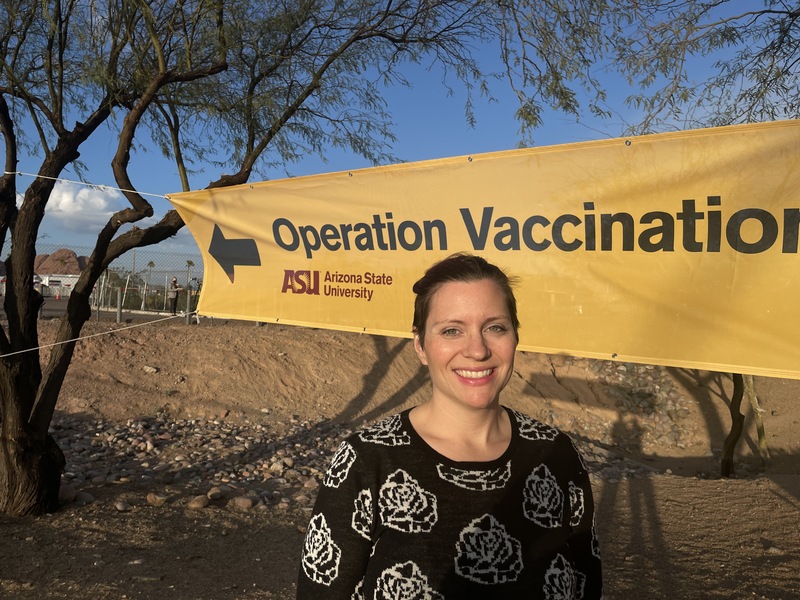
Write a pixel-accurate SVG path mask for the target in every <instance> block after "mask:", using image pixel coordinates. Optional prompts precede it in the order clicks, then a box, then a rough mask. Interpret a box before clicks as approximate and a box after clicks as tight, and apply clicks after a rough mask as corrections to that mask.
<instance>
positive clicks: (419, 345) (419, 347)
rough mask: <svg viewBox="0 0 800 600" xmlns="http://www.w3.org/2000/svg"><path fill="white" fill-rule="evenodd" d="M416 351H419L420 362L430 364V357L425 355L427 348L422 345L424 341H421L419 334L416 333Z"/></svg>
mask: <svg viewBox="0 0 800 600" xmlns="http://www.w3.org/2000/svg"><path fill="white" fill-rule="evenodd" d="M414 351H415V352H416V353H417V356H418V357H419V362H421V363H422V364H423V365H425V366H427V365H428V357H427V356H425V349H424V348H423V347H422V343H420V341H419V334H418V333H414Z"/></svg>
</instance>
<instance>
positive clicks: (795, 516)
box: [0, 319, 800, 600]
mask: <svg viewBox="0 0 800 600" xmlns="http://www.w3.org/2000/svg"><path fill="white" fill-rule="evenodd" d="M55 326H56V322H55V321H48V320H44V321H42V322H41V337H42V341H43V342H46V341H48V340H49V339H52V336H53V334H54V330H55ZM83 333H84V335H85V336H95V337H87V338H86V339H84V340H82V341H80V342H79V343H78V345H77V347H76V352H75V358H74V360H73V364H72V366H71V368H70V371H69V373H68V376H67V379H66V382H65V385H64V387H63V391H62V395H61V399H60V403H59V413H58V414H57V415H56V417H55V419H54V421H57V420H58V419H59V418H63V417H64V416H66V415H68V416H69V417H70V418H74V419H82V420H85V422H86V423H87V426H88V424H89V423H96V422H97V421H98V420H102V421H103V422H107V423H110V424H118V426H119V427H120V428H124V427H125V425H126V423H127V422H128V420H130V419H136V418H142V417H147V416H152V415H155V414H160V415H162V416H163V415H169V416H170V417H171V418H175V419H179V418H181V419H185V418H196V419H207V420H216V421H219V422H224V423H234V424H235V423H250V424H253V423H264V424H265V425H269V427H270V428H272V429H271V430H273V431H274V432H275V435H276V436H280V432H281V431H285V430H287V429H286V428H288V426H289V424H290V423H298V422H309V423H323V422H329V421H330V422H336V423H342V424H345V425H347V426H348V427H350V426H352V427H355V426H358V425H360V424H363V423H366V422H371V421H374V420H376V419H378V418H381V417H383V416H387V415H389V414H392V413H394V412H397V411H398V410H401V409H402V408H405V407H407V406H412V405H414V404H417V403H419V402H421V401H423V400H424V399H425V397H426V394H427V390H428V387H427V385H428V384H427V380H426V376H425V374H424V373H423V372H422V371H421V369H420V367H419V365H418V363H417V359H416V357H415V355H414V352H413V348H412V346H411V344H410V343H409V341H408V340H403V339H393V338H384V337H377V336H368V335H360V334H355V333H344V332H336V331H326V330H315V329H306V328H299V327H291V326H284V325H275V324H268V325H263V326H256V324H254V323H243V322H226V321H220V320H214V321H211V320H209V319H203V320H202V322H201V323H200V324H193V325H187V324H185V323H184V322H183V321H182V320H180V319H175V320H170V321H164V322H158V323H150V324H147V325H143V324H141V323H129V324H126V323H122V324H115V323H113V322H110V321H99V322H95V321H93V322H91V323H89V324H87V326H86V328H85V329H84V332H83ZM43 353H44V354H45V355H46V354H47V350H43ZM645 369H646V368H645V367H644V366H637V365H622V364H617V363H610V362H602V361H592V360H587V359H570V358H568V357H560V356H545V355H540V354H535V353H523V352H520V353H518V356H517V361H516V376H515V377H514V378H513V380H512V382H511V383H510V384H509V387H508V388H507V389H506V391H505V392H504V396H503V402H504V404H508V405H510V406H513V407H515V408H518V409H520V410H523V411H525V412H528V413H529V414H531V415H532V416H534V417H537V418H541V419H545V420H549V421H550V422H553V423H554V424H555V425H557V426H559V427H561V428H562V429H564V430H565V431H567V432H569V433H570V434H572V435H573V436H575V437H580V438H581V440H582V441H583V442H584V443H587V444H592V448H596V449H597V450H598V452H601V453H602V452H606V453H609V456H617V457H623V458H624V459H625V461H627V462H625V464H626V465H629V466H630V465H634V466H636V465H640V466H641V467H642V469H639V470H638V471H637V470H636V469H631V470H630V471H629V472H628V471H625V469H621V468H616V470H615V469H612V470H611V471H608V472H606V473H605V474H604V475H602V476H601V474H598V476H597V477H595V478H594V484H595V502H596V505H597V525H598V530H599V535H600V541H601V550H602V553H603V558H604V573H605V581H606V584H605V585H606V595H605V597H606V598H607V599H608V600H623V599H630V598H636V599H638V598H643V599H645V598H646V599H649V600H652V599H664V600H666V599H674V598H683V599H694V598H698V599H700V598H703V599H707V598H710V599H717V598H718V599H722V598H725V599H729V598H737V599H739V598H741V599H745V598H748V599H751V598H755V599H770V600H778V599H783V600H788V599H792V598H800V401H798V398H799V397H800V382H797V381H790V380H782V379H773V378H756V391H757V393H758V398H759V402H760V407H761V409H763V411H764V412H763V419H764V424H765V428H766V434H767V442H768V445H769V451H770V455H771V458H770V459H769V460H768V461H767V462H766V464H762V459H761V457H760V455H759V451H758V448H757V445H756V432H755V429H754V424H753V422H754V419H753V410H752V408H751V407H749V406H743V412H744V413H745V414H746V415H747V428H746V431H745V434H744V436H743V438H742V440H741V441H740V443H739V447H738V451H737V464H736V469H737V476H736V477H734V478H729V479H722V478H720V476H719V471H720V461H719V455H720V449H721V448H722V444H723V440H724V438H725V436H726V434H727V431H728V428H729V425H730V415H729V413H728V400H729V398H730V393H731V388H732V385H731V382H730V380H729V378H728V377H727V376H724V375H720V374H715V373H707V372H700V371H689V370H683V369H668V368H662V367H648V368H647V370H645ZM668 395H669V397H670V398H672V404H670V403H668V402H667V401H666V400H665V398H667V396H668ZM676 402H677V404H675V403H676ZM623 406H624V407H626V408H625V410H622V408H621V407H623ZM670 406H671V407H672V408H669V407H670ZM675 406H679V408H680V409H681V414H680V416H679V417H676V416H675V415H672V416H671V417H669V418H673V419H677V420H676V421H675V423H676V424H677V426H679V430H678V429H676V428H673V430H669V429H667V431H668V432H669V435H663V434H660V433H659V432H663V431H664V428H663V424H664V422H665V420H668V417H667V415H666V414H662V411H664V412H666V411H667V410H672V409H674V408H675ZM659 424H661V425H660V426H659ZM677 426H676V427H677ZM631 432H633V434H632V433H631ZM634 434H635V435H634ZM68 458H69V457H68ZM642 472H646V473H648V474H645V475H642ZM609 473H610V474H609ZM85 488H86V489H85V491H87V492H89V493H91V494H92V496H93V497H94V499H95V500H94V502H91V503H89V504H86V505H79V504H78V503H71V504H67V505H65V506H63V507H62V509H61V510H60V511H59V512H58V513H56V514H54V515H48V516H43V517H36V518H33V517H31V518H23V519H11V518H8V517H0V598H14V599H16V598H19V599H40V598H93V599H112V598H153V599H159V598H170V599H177V600H183V599H187V600H188V599H205V598H208V599H215V600H216V599H226V598H246V599H247V598H278V599H288V598H294V591H293V585H294V580H295V577H296V572H297V566H298V557H299V553H300V547H301V544H302V539H303V531H304V528H305V525H306V522H307V519H308V510H307V509H306V510H303V509H302V508H300V507H293V506H291V505H290V506H288V507H279V506H274V507H269V508H267V509H265V510H231V509H230V508H228V507H220V506H209V507H207V508H205V509H202V510H191V509H189V508H188V506H187V503H188V500H189V498H190V495H188V494H183V493H182V492H181V486H180V485H179V484H175V483H173V484H165V483H160V482H155V481H154V482H151V483H148V484H142V483H136V482H114V483H107V484H102V483H99V484H96V485H93V484H87V485H86V486H85ZM152 491H160V492H162V493H163V494H164V495H166V496H168V497H169V498H170V500H169V501H168V502H167V503H166V504H165V505H163V506H159V507H155V506H151V505H149V504H148V503H147V502H146V501H145V500H144V498H145V496H146V495H147V494H148V493H149V492H152ZM120 499H124V500H125V501H126V502H127V503H128V504H129V506H130V510H126V511H120V510H118V508H116V507H115V505H116V504H118V503H119V501H120Z"/></svg>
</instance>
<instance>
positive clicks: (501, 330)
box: [486, 325, 508, 333]
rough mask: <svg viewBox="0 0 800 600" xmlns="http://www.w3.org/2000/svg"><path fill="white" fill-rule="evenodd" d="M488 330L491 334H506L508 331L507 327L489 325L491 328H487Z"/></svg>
mask: <svg viewBox="0 0 800 600" xmlns="http://www.w3.org/2000/svg"><path fill="white" fill-rule="evenodd" d="M486 330H487V331H489V332H491V333H505V332H506V331H508V329H507V328H506V327H505V325H489V327H487V328H486Z"/></svg>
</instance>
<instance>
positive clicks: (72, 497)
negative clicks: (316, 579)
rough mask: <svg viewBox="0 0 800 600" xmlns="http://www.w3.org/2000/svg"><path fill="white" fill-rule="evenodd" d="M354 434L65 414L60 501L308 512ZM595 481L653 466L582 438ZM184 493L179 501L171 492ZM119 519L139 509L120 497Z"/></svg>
mask: <svg viewBox="0 0 800 600" xmlns="http://www.w3.org/2000/svg"><path fill="white" fill-rule="evenodd" d="M350 432H351V430H350V429H348V428H346V427H344V426H342V425H339V424H337V423H334V422H332V421H319V422H315V423H312V422H310V421H301V420H300V419H299V418H294V419H292V420H291V422H289V423H288V424H286V425H285V426H284V427H276V426H275V425H274V424H271V423H268V422H267V423H253V422H250V421H244V422H242V423H235V422H229V421H225V420H204V419H189V420H172V419H170V418H169V416H168V415H167V414H160V415H158V416H155V417H149V418H142V419H135V420H129V421H127V422H126V423H124V424H121V423H120V424H114V423H108V422H104V421H87V420H86V419H84V418H80V417H75V416H68V415H59V416H57V417H56V419H54V423H53V428H52V434H53V437H54V438H55V440H56V441H57V442H58V444H59V446H60V447H61V448H62V450H63V451H64V454H65V456H66V459H67V465H66V469H65V473H64V476H63V483H62V501H63V502H64V503H68V502H75V503H77V504H87V503H89V502H92V501H93V497H92V495H91V494H90V492H89V491H88V490H89V489H91V488H93V487H98V486H104V485H110V484H115V483H131V484H137V485H140V486H144V490H143V492H142V497H143V498H144V499H145V500H146V502H147V503H148V504H150V505H152V506H161V505H164V504H166V503H167V502H175V501H179V502H182V503H185V505H186V506H187V507H188V508H192V509H201V508H205V507H207V506H210V505H217V506H221V505H224V506H227V507H230V508H233V509H239V510H250V509H253V508H269V507H275V508H278V509H284V510H285V509H288V508H296V509H300V510H305V511H310V510H311V508H312V506H313V502H314V499H315V497H316V490H317V488H318V487H319V485H320V481H321V480H322V477H323V476H324V473H325V470H326V469H327V466H328V463H329V461H330V459H331V457H332V455H333V453H334V451H335V450H336V448H338V446H339V443H340V442H341V440H342V439H343V438H344V437H345V436H347V435H349V434H350ZM575 441H576V444H577V445H578V447H579V449H580V450H581V452H582V454H583V456H584V459H585V461H586V463H587V465H588V466H589V468H590V470H591V471H592V474H593V476H594V477H602V478H605V479H607V480H610V481H614V480H619V479H621V478H625V477H640V476H644V475H646V474H648V473H650V472H652V469H650V468H648V467H646V466H643V465H640V464H636V463H632V462H630V461H628V460H626V459H625V458H623V457H622V456H618V455H615V453H614V452H613V451H611V450H609V449H607V448H604V447H602V446H600V445H598V444H596V443H592V442H587V441H584V440H582V439H580V438H576V439H575ZM176 487H177V488H179V489H180V490H181V493H180V494H178V499H177V500H176V499H175V494H170V493H167V492H165V491H164V490H166V489H172V490H174V489H176ZM115 507H116V509H117V510H119V511H120V512H125V511H128V510H130V509H131V508H132V506H131V505H130V503H128V502H126V501H123V500H118V501H116V502H115Z"/></svg>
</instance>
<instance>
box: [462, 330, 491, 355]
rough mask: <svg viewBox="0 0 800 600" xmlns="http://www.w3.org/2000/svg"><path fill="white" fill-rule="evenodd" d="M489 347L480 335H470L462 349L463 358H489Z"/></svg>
mask: <svg viewBox="0 0 800 600" xmlns="http://www.w3.org/2000/svg"><path fill="white" fill-rule="evenodd" d="M489 354H490V351H489V345H488V344H487V343H486V339H485V338H484V337H483V335H482V333H476V334H471V335H469V336H468V338H467V345H466V347H465V348H464V356H467V357H469V358H472V359H475V360H484V359H486V358H488V357H489Z"/></svg>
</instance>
